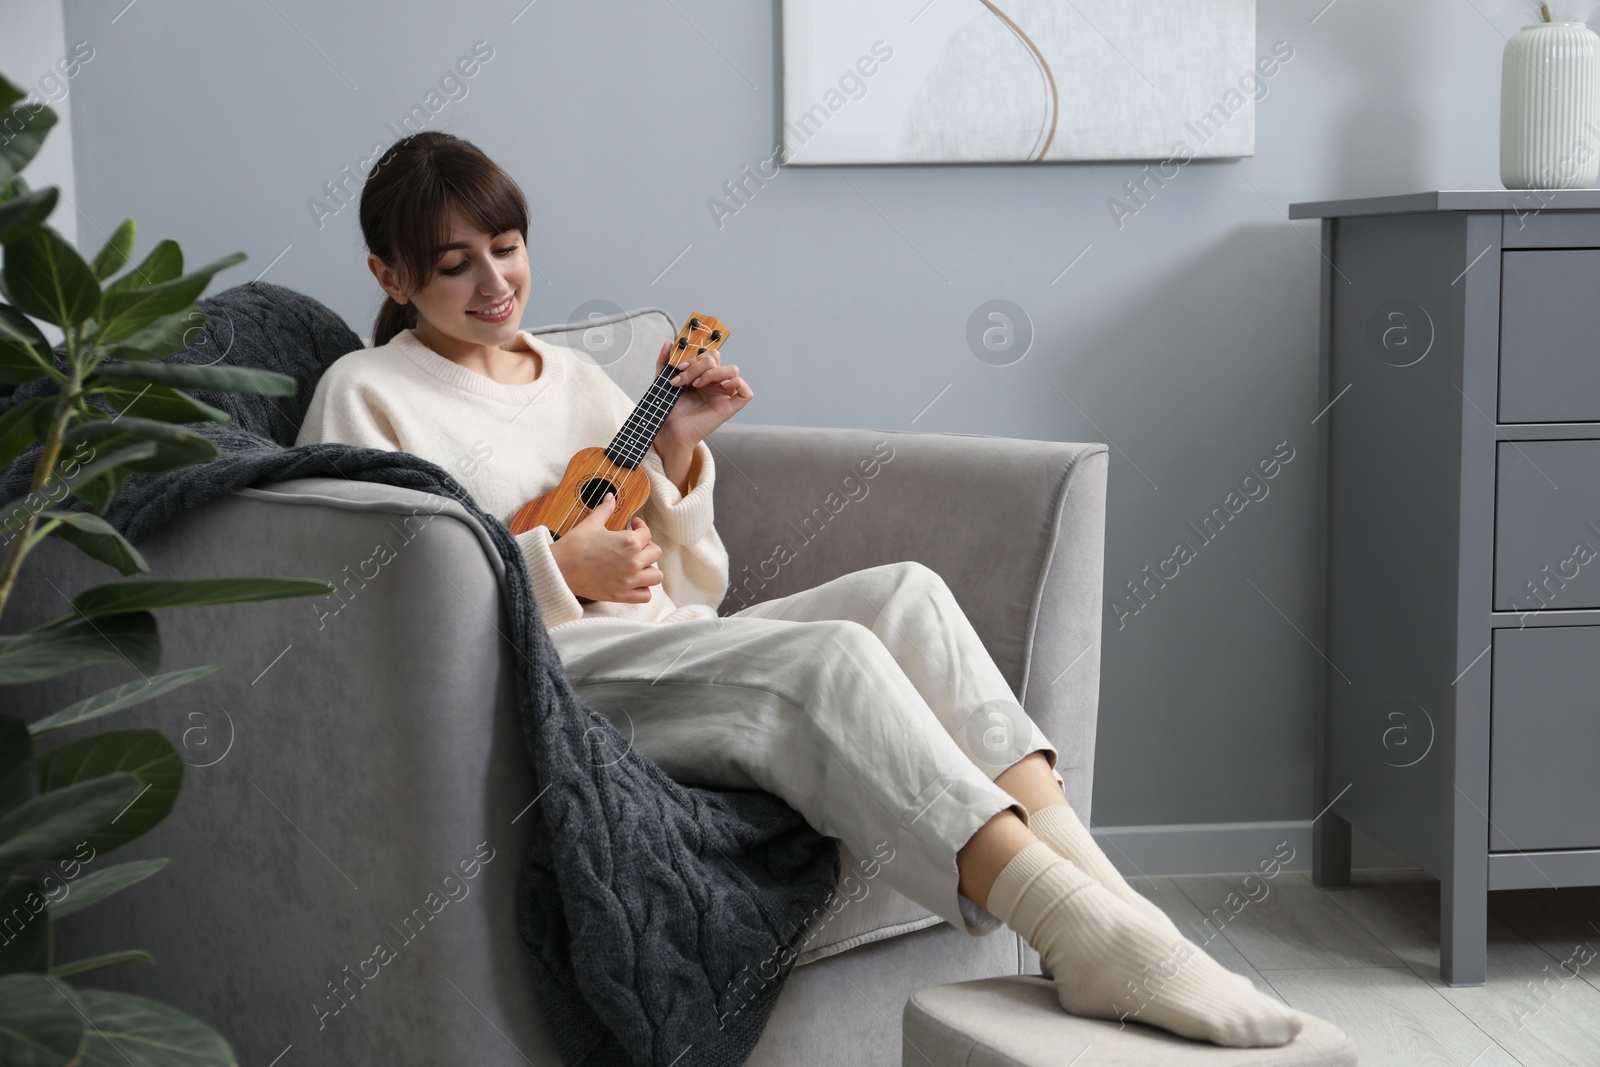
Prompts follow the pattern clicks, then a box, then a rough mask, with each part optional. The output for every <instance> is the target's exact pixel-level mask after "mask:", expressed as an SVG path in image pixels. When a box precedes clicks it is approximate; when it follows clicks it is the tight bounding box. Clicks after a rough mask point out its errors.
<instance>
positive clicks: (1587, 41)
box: [1500, 22, 1600, 189]
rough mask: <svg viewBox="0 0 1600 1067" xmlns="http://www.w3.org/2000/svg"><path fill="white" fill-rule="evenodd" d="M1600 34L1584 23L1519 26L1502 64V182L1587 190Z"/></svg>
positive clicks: (1597, 174)
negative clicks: (1520, 27)
mask: <svg viewBox="0 0 1600 1067" xmlns="http://www.w3.org/2000/svg"><path fill="white" fill-rule="evenodd" d="M1597 105H1600V36H1596V35H1595V33H1594V31H1593V30H1591V29H1589V27H1588V26H1585V25H1584V24H1583V23H1581V22H1540V23H1535V24H1534V25H1532V26H1524V27H1523V28H1522V30H1521V31H1519V32H1518V33H1517V35H1516V36H1515V37H1513V38H1511V40H1510V41H1508V42H1507V43H1506V51H1505V59H1504V62H1503V63H1502V64H1501V68H1500V181H1501V183H1502V184H1504V185H1505V187H1506V188H1507V189H1587V188H1589V187H1590V186H1591V185H1593V184H1594V183H1595V179H1596V178H1600V106H1597Z"/></svg>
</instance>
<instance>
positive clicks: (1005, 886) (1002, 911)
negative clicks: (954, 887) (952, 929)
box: [985, 841, 1305, 1048]
mask: <svg viewBox="0 0 1600 1067" xmlns="http://www.w3.org/2000/svg"><path fill="white" fill-rule="evenodd" d="M985 906H986V907H987V908H988V909H989V911H991V912H993V913H994V914H995V915H996V916H998V917H999V918H1000V919H1002V920H1003V921H1004V922H1005V923H1006V924H1007V925H1008V926H1010V927H1011V928H1012V929H1013V930H1015V931H1016V932H1017V933H1019V934H1021V935H1022V936H1023V937H1024V938H1026V939H1027V942H1028V944H1030V945H1032V946H1033V947H1034V949H1036V950H1037V951H1038V953H1039V955H1040V956H1041V957H1042V958H1043V959H1044V960H1045V962H1046V963H1047V964H1048V965H1049V967H1050V970H1051V972H1052V973H1053V974H1054V976H1055V977H1054V978H1053V981H1054V982H1055V986H1056V999H1057V1000H1059V1001H1060V1002H1061V1006H1062V1007H1063V1008H1065V1009H1066V1010H1067V1011H1068V1012H1070V1013H1072V1014H1073V1015H1078V1016H1082V1017H1086V1018H1093V1019H1111V1020H1113V1021H1115V1020H1118V1019H1133V1020H1137V1021H1139V1022H1144V1023H1149V1024H1150V1025H1152V1026H1159V1027H1161V1028H1162V1029H1164V1030H1170V1031H1172V1032H1173V1033H1175V1034H1179V1035H1181V1036H1183V1037H1188V1038H1194V1039H1197V1040H1203V1041H1211V1042H1214V1043H1216V1044H1218V1045H1229V1046H1233V1047H1237V1048H1245V1047H1254V1046H1262V1045H1270V1046H1276V1045H1284V1044H1287V1043H1288V1042H1290V1041H1292V1040H1294V1036H1295V1035H1296V1034H1298V1033H1299V1032H1300V1030H1301V1029H1302V1028H1303V1027H1304V1025H1305V1022H1304V1020H1303V1019H1302V1018H1301V1017H1300V1015H1299V1014H1298V1013H1296V1012H1295V1011H1293V1010H1292V1009H1290V1008H1287V1007H1284V1006H1282V1005H1279V1004H1276V1003H1274V1002H1273V1001H1271V1000H1268V999H1267V998H1266V997H1264V996H1262V994H1261V993H1260V991H1258V990H1257V989H1256V988H1255V986H1254V985H1252V984H1251V983H1250V980H1249V979H1248V978H1245V977H1244V976H1243V975H1239V974H1235V973H1233V972H1232V971H1229V970H1227V969H1226V968H1224V967H1223V966H1222V965H1221V964H1219V963H1217V962H1216V961H1215V960H1213V959H1212V958H1211V957H1210V956H1207V955H1206V954H1205V952H1204V951H1203V950H1202V949H1201V948H1199V946H1197V945H1195V944H1194V943H1193V942H1191V941H1189V940H1188V939H1186V938H1184V937H1183V936H1182V935H1181V934H1179V933H1178V932H1177V929H1176V928H1175V927H1173V926H1172V924H1171V923H1167V924H1165V925H1162V924H1160V923H1157V922H1155V921H1153V920H1152V919H1151V918H1150V917H1149V916H1147V915H1144V914H1141V913H1140V912H1139V911H1137V910H1136V909H1134V908H1133V907H1131V906H1130V905H1129V904H1128V903H1127V902H1125V901H1123V900H1121V899H1120V898H1118V897H1117V896H1116V895H1115V894H1113V893H1112V892H1111V891H1110V890H1109V889H1107V888H1106V887H1105V886H1103V885H1101V884H1100V883H1099V882H1098V881H1097V880H1095V879H1094V878H1093V877H1091V876H1090V875H1089V874H1087V873H1086V872H1084V871H1082V870H1080V869H1079V868H1078V867H1076V866H1074V865H1073V864H1072V863H1071V862H1070V861H1068V860H1066V859H1063V858H1062V857H1061V856H1058V855H1056V853H1055V850H1054V849H1052V848H1051V847H1050V846H1049V845H1047V844H1045V843H1044V842H1043V841H1035V842H1033V843H1032V844H1029V845H1028V846H1027V847H1025V848H1023V849H1022V851H1021V852H1018V853H1017V854H1016V856H1014V857H1013V858H1012V859H1011V862H1010V863H1008V864H1006V866H1005V867H1004V868H1003V869H1002V870H1001V871H1000V876H999V877H998V878H996V879H995V883H994V887H993V888H992V889H990V890H989V899H988V902H987V903H986V905H985Z"/></svg>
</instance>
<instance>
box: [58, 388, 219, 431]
mask: <svg viewBox="0 0 1600 1067" xmlns="http://www.w3.org/2000/svg"><path fill="white" fill-rule="evenodd" d="M84 391H85V392H89V393H94V394H96V395H98V396H103V397H105V398H106V399H107V400H109V401H110V402H111V406H112V407H114V408H116V409H117V410H118V411H130V410H132V411H137V412H138V413H139V415H140V417H141V418H146V419H157V420H159V421H162V422H176V423H185V422H220V423H227V422H232V421H233V416H232V415H229V414H228V413H227V412H226V411H223V410H222V409H221V408H214V407H212V406H211V405H210V404H206V403H202V402H201V401H199V400H196V399H195V398H194V397H192V396H190V395H189V394H188V393H185V392H181V391H179V390H177V389H174V388H172V387H171V386H168V385H157V384H156V383H154V382H134V381H129V382H126V383H123V382H116V381H113V382H112V383H110V384H101V385H90V386H88V387H86V388H85V390H84Z"/></svg>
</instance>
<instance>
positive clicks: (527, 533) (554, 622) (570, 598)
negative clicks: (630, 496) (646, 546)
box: [512, 520, 648, 630]
mask: <svg viewBox="0 0 1600 1067" xmlns="http://www.w3.org/2000/svg"><path fill="white" fill-rule="evenodd" d="M646 521H648V520H646ZM512 536H513V537H514V538H515V539H516V542H517V547H519V548H521V549H522V559H523V561H524V562H525V563H527V565H528V580H529V582H530V583H532V585H533V599H534V600H536V601H537V602H538V604H539V617H540V618H541V619H542V620H543V621H544V627H545V629H547V630H548V629H551V628H553V627H556V626H560V625H561V624H562V623H565V622H574V621H576V620H578V619H581V618H583V605H582V604H581V603H579V602H578V598H577V597H576V596H574V595H573V592H572V590H571V589H570V588H568V586H567V579H566V577H565V576H563V575H562V573H561V568H560V567H559V566H557V565H556V558H555V556H554V555H553V554H551V552H550V546H551V545H552V544H554V543H555V541H554V539H553V538H552V537H551V536H550V527H548V526H535V527H534V528H533V529H531V530H524V531H522V532H521V533H519V534H513V535H512Z"/></svg>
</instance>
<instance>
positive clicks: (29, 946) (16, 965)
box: [0, 878, 52, 974]
mask: <svg viewBox="0 0 1600 1067" xmlns="http://www.w3.org/2000/svg"><path fill="white" fill-rule="evenodd" d="M0 915H4V916H5V930H6V938H7V940H6V941H5V942H4V943H0V974H18V973H21V972H25V971H26V972H32V973H34V974H44V973H45V972H46V971H48V970H49V969H50V949H51V944H52V942H51V937H50V934H51V928H50V902H49V898H48V897H46V896H45V895H44V889H43V887H42V886H40V885H39V883H38V881H36V880H35V879H32V878H7V879H5V880H4V883H3V884H0Z"/></svg>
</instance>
